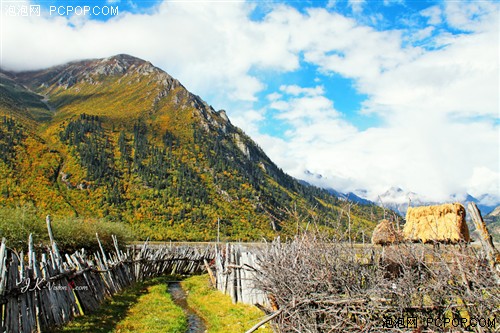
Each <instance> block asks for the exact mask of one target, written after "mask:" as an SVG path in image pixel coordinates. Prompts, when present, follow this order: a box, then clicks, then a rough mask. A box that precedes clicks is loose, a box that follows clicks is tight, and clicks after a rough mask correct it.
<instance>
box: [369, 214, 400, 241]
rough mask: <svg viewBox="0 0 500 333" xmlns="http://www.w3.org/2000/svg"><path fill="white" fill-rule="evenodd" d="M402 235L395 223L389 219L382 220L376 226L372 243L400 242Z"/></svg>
mask: <svg viewBox="0 0 500 333" xmlns="http://www.w3.org/2000/svg"><path fill="white" fill-rule="evenodd" d="M401 239H402V236H401V234H400V233H398V231H397V230H396V229H394V225H393V224H392V223H391V222H389V221H388V220H382V221H380V223H379V224H378V225H377V226H376V227H375V229H374V230H373V234H372V244H378V245H388V244H394V243H399V242H400V241H401Z"/></svg>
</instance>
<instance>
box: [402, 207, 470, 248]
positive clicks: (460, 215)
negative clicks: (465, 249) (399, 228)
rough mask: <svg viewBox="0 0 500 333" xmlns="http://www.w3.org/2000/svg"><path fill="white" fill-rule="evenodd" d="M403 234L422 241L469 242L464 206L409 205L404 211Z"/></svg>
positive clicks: (412, 239)
mask: <svg viewBox="0 0 500 333" xmlns="http://www.w3.org/2000/svg"><path fill="white" fill-rule="evenodd" d="M403 236H404V238H405V239H407V240H410V241H421V242H424V243H432V242H441V243H457V242H469V241H470V237H469V228H468V227H467V223H465V208H464V206H462V205H461V204H459V203H454V204H444V205H439V206H424V207H410V208H408V211H407V212H406V224H405V226H404V229H403Z"/></svg>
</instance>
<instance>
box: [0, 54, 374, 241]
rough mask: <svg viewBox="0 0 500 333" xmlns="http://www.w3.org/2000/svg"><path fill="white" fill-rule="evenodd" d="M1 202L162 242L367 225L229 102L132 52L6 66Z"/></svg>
mask: <svg viewBox="0 0 500 333" xmlns="http://www.w3.org/2000/svg"><path fill="white" fill-rule="evenodd" d="M0 78H1V81H0V96H1V98H0V115H1V117H2V118H0V153H1V158H0V205H2V206H6V207H17V206H30V207H32V208H34V209H35V210H36V211H37V212H38V213H39V215H40V216H43V215H45V214H51V215H53V216H54V217H55V218H56V219H57V218H58V217H64V216H83V217H101V218H106V219H109V220H114V221H119V222H122V223H125V224H129V225H130V226H131V227H132V230H133V231H134V232H135V235H136V237H138V238H145V237H150V238H151V239H155V240H213V239H215V237H216V230H217V228H216V226H217V220H218V219H220V229H221V233H222V237H225V238H228V239H235V240H236V239H241V240H258V239H262V238H267V239H269V238H272V237H274V236H276V235H279V234H281V235H293V234H294V233H295V232H296V231H297V227H300V226H304V227H305V225H307V222H309V221H311V220H314V221H317V223H318V227H319V228H321V229H322V230H325V231H328V232H332V233H342V232H344V231H345V230H346V229H347V223H348V221H349V220H350V221H351V222H352V226H351V230H352V232H353V233H355V234H358V235H361V233H362V232H364V233H365V234H369V233H370V232H371V230H373V227H374V224H375V223H376V221H377V220H378V219H379V218H380V217H381V216H382V214H383V212H382V210H381V209H380V208H377V207H375V206H373V205H372V206H366V207H365V206H363V207H358V206H356V207H352V208H351V207H349V211H350V214H351V218H350V219H348V218H347V215H346V209H345V202H344V201H342V200H339V199H338V198H336V197H335V196H332V195H331V194H330V193H328V191H326V190H323V189H320V188H317V187H314V186H305V185H303V184H301V183H299V182H298V181H297V180H295V179H294V178H292V177H290V176H289V175H287V174H285V173H284V172H283V171H282V170H281V169H280V168H278V167H277V166H276V165H275V164H274V163H273V162H272V161H271V160H270V159H269V158H268V157H267V155H266V154H265V153H264V152H263V151H262V149H261V148H260V147H258V146H257V145H256V144H255V142H254V141H252V140H251V138H249V137H248V136H247V135H246V134H245V133H244V132H243V131H242V130H241V129H239V128H237V127H236V126H234V125H233V124H232V123H231V121H230V120H229V118H228V116H227V115H226V113H225V111H223V110H219V111H216V110H214V109H213V107H211V106H210V105H208V104H207V103H206V102H204V101H203V100H202V99H201V98H200V97H198V96H196V95H194V94H192V93H190V92H189V91H188V90H187V89H186V88H185V87H184V86H183V85H182V84H181V83H180V82H179V81H178V80H176V79H174V78H173V77H171V76H170V75H169V74H167V73H165V72H164V71H162V70H161V69H159V68H157V67H155V66H153V65H152V64H151V63H149V62H147V61H144V60H141V59H138V58H135V57H132V56H129V55H117V56H114V57H110V58H106V59H94V60H84V61H77V62H72V63H68V64H64V65H60V66H56V67H52V68H48V69H45V70H39V71H29V72H17V73H15V72H7V71H1V72H0Z"/></svg>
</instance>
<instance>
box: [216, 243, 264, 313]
mask: <svg viewBox="0 0 500 333" xmlns="http://www.w3.org/2000/svg"><path fill="white" fill-rule="evenodd" d="M258 269H259V249H258V247H257V246H249V245H243V244H229V243H228V244H225V246H219V247H217V249H216V254H215V283H216V286H217V289H219V290H220V291H221V292H223V293H224V294H228V295H230V296H231V299H232V300H233V303H245V304H250V305H255V304H260V305H268V304H269V301H268V298H267V295H266V294H265V293H264V292H262V291H261V290H259V289H258V288H256V287H255V286H254V282H255V280H256V279H255V274H258Z"/></svg>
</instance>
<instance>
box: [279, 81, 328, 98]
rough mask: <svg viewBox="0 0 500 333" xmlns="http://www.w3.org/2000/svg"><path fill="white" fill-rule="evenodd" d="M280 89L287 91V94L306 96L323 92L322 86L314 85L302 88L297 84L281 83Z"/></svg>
mask: <svg viewBox="0 0 500 333" xmlns="http://www.w3.org/2000/svg"><path fill="white" fill-rule="evenodd" d="M280 91H282V92H284V93H287V94H289V95H293V96H298V95H307V96H318V95H322V94H324V92H325V91H324V88H323V87H322V86H316V87H314V88H303V87H299V86H298V85H296V84H294V85H282V86H280Z"/></svg>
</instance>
